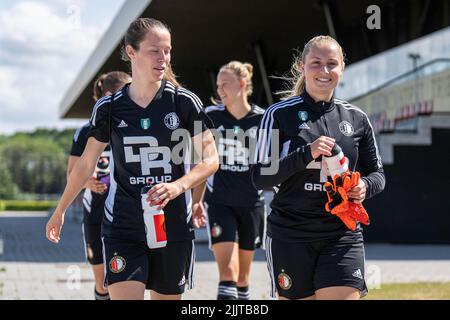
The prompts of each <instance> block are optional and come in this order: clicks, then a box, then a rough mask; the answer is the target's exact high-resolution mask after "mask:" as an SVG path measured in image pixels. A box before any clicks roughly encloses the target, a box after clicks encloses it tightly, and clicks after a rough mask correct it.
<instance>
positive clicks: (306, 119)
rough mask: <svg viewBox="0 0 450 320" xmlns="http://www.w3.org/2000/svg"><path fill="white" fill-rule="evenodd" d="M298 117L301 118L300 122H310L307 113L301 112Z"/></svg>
mask: <svg viewBox="0 0 450 320" xmlns="http://www.w3.org/2000/svg"><path fill="white" fill-rule="evenodd" d="M298 117H299V118H300V120H302V121H303V122H306V121H308V112H306V111H299V112H298Z"/></svg>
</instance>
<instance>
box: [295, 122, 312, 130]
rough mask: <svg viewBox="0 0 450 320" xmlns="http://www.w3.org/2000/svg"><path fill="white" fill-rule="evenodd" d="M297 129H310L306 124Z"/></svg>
mask: <svg viewBox="0 0 450 320" xmlns="http://www.w3.org/2000/svg"><path fill="white" fill-rule="evenodd" d="M298 128H299V129H308V130H309V129H311V128H310V127H309V126H308V125H307V124H306V122H303V123H302V124H301V125H300V126H299V127H298Z"/></svg>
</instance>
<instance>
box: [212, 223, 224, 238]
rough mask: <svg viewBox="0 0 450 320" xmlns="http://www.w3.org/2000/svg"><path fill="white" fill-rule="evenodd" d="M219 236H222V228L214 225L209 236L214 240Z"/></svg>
mask: <svg viewBox="0 0 450 320" xmlns="http://www.w3.org/2000/svg"><path fill="white" fill-rule="evenodd" d="M221 234H222V227H221V226H218V225H214V226H213V227H212V229H211V235H212V236H213V237H214V238H217V237H219V236H220V235H221Z"/></svg>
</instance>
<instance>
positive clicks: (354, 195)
mask: <svg viewBox="0 0 450 320" xmlns="http://www.w3.org/2000/svg"><path fill="white" fill-rule="evenodd" d="M347 196H348V198H349V200H350V201H352V202H354V203H362V202H363V201H364V199H365V198H366V184H365V183H364V181H363V180H362V179H359V183H358V184H357V185H356V186H354V187H353V188H352V189H350V191H349V192H348V193H347Z"/></svg>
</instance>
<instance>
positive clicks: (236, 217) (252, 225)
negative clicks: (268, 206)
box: [206, 203, 265, 250]
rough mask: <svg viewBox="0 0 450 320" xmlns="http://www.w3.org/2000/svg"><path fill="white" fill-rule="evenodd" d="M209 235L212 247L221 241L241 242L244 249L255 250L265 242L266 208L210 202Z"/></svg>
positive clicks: (208, 209) (240, 246)
mask: <svg viewBox="0 0 450 320" xmlns="http://www.w3.org/2000/svg"><path fill="white" fill-rule="evenodd" d="M206 208H207V212H208V226H207V229H208V237H209V244H210V247H211V246H212V245H213V244H215V243H219V242H226V241H232V242H237V243H239V248H240V249H243V250H255V249H256V248H259V247H261V245H262V244H263V243H264V232H265V209H264V206H263V205H262V206H257V207H230V206H225V205H221V204H214V203H212V204H209V205H207V206H206Z"/></svg>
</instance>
